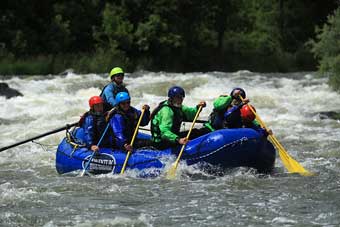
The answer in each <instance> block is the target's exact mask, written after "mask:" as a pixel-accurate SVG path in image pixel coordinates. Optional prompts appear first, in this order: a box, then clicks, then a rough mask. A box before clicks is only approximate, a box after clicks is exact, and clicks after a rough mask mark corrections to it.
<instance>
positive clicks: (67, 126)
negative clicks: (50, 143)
mask: <svg viewBox="0 0 340 227" xmlns="http://www.w3.org/2000/svg"><path fill="white" fill-rule="evenodd" d="M77 124H78V122H76V123H73V124H67V125H66V126H64V127H61V128H57V129H54V130H52V131H49V132H45V133H43V134H40V135H38V136H35V137H32V138H29V139H26V140H23V141H21V142H18V143H15V144H12V145H9V146H6V147H2V148H0V152H1V151H4V150H7V149H10V148H12V147H16V146H19V145H21V144H24V143H27V142H31V141H33V140H36V139H39V138H41V137H44V136H48V135H51V134H54V133H57V132H60V131H63V130H66V129H69V128H71V127H73V126H76V125H77Z"/></svg>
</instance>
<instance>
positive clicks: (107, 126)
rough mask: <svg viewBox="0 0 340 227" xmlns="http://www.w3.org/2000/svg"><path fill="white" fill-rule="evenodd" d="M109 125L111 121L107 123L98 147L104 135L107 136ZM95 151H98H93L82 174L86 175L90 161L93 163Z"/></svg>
mask: <svg viewBox="0 0 340 227" xmlns="http://www.w3.org/2000/svg"><path fill="white" fill-rule="evenodd" d="M109 126H110V123H107V125H106V128H105V130H104V132H103V134H102V136H101V137H100V139H99V141H98V143H97V147H99V145H100V144H101V142H102V140H103V138H104V136H105V134H106V132H107V130H108V128H109ZM95 153H96V152H94V151H93V153H92V155H91V157H90V159H89V161H88V162H87V163H86V166H85V168H84V170H83V172H82V173H81V176H84V174H85V173H86V170H87V168H88V167H89V165H90V163H91V161H92V159H93V157H94V154H95Z"/></svg>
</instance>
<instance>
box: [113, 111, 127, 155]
mask: <svg viewBox="0 0 340 227" xmlns="http://www.w3.org/2000/svg"><path fill="white" fill-rule="evenodd" d="M110 125H111V127H112V131H113V136H114V138H115V140H116V145H117V146H118V148H120V149H123V148H124V144H126V143H128V141H127V140H126V138H125V136H124V133H123V132H124V128H125V125H124V120H123V117H122V115H120V114H115V115H114V116H112V117H111V119H110Z"/></svg>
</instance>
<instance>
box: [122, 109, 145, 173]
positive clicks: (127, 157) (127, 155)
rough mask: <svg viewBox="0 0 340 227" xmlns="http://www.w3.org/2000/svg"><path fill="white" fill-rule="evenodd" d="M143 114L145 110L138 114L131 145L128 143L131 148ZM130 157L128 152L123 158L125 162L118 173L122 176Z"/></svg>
mask: <svg viewBox="0 0 340 227" xmlns="http://www.w3.org/2000/svg"><path fill="white" fill-rule="evenodd" d="M144 112H145V109H144V108H143V109H142V113H141V114H140V117H139V119H138V123H137V125H136V129H135V132H134V133H133V136H132V139H131V143H130V146H131V147H132V146H133V143H134V142H135V138H136V135H137V132H138V128H139V125H140V122H141V121H142V118H143V115H144ZM130 155H131V151H128V153H127V154H126V158H125V161H124V164H123V167H122V170H121V171H120V174H123V173H124V171H125V168H126V164H127V162H128V160H129V157H130Z"/></svg>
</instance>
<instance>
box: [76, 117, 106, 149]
mask: <svg viewBox="0 0 340 227" xmlns="http://www.w3.org/2000/svg"><path fill="white" fill-rule="evenodd" d="M106 125H107V124H106V121H105V117H104V115H94V114H92V113H91V112H87V113H85V114H84V119H83V121H82V123H81V127H82V128H83V130H84V138H85V141H84V142H85V143H86V146H87V147H88V148H91V146H92V145H97V144H98V142H99V140H100V138H101V137H102V134H103V133H104V130H105V128H106ZM110 134H111V133H110V132H109V130H108V131H107V132H106V133H105V135H104V138H103V140H102V142H101V144H100V145H99V146H100V147H111V142H110V140H111V138H110Z"/></svg>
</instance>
